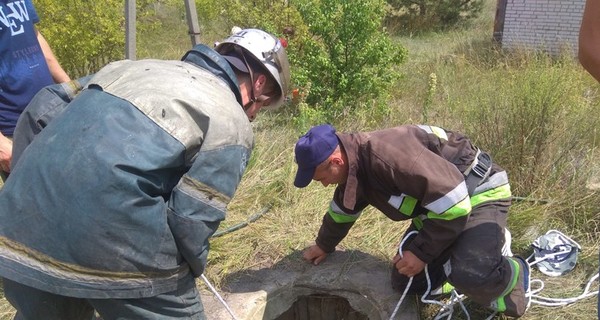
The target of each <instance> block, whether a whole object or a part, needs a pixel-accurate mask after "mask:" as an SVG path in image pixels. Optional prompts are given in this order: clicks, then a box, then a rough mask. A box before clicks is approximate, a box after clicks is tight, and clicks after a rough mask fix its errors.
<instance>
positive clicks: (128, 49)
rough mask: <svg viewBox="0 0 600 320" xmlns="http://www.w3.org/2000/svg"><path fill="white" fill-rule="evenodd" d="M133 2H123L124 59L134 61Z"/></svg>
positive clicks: (131, 0) (133, 0)
mask: <svg viewBox="0 0 600 320" xmlns="http://www.w3.org/2000/svg"><path fill="white" fill-rule="evenodd" d="M135 21H136V18H135V0H125V58H126V59H130V60H135Z"/></svg>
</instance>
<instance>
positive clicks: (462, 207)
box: [427, 197, 471, 220]
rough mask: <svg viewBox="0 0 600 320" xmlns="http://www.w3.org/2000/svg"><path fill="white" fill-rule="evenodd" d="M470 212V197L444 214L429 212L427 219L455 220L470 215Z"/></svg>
mask: <svg viewBox="0 0 600 320" xmlns="http://www.w3.org/2000/svg"><path fill="white" fill-rule="evenodd" d="M469 212H471V201H469V197H466V198H464V199H462V200H461V201H460V202H459V203H457V204H456V205H454V206H453V207H451V208H450V209H448V210H446V211H444V212H443V213H442V214H437V213H435V212H431V211H429V212H428V213H427V218H429V219H438V220H454V219H456V218H460V217H463V216H466V215H468V214H469Z"/></svg>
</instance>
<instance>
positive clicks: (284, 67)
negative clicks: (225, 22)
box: [215, 28, 290, 109]
mask: <svg viewBox="0 0 600 320" xmlns="http://www.w3.org/2000/svg"><path fill="white" fill-rule="evenodd" d="M236 46H237V47H240V48H242V50H243V51H244V56H245V58H246V59H254V61H255V62H259V63H260V65H262V66H264V67H265V68H266V69H267V70H268V73H269V74H270V75H271V76H272V78H273V79H274V80H275V82H277V85H278V87H279V90H280V91H281V94H280V95H279V99H277V100H276V101H272V102H271V103H270V104H269V105H268V106H265V107H264V108H265V109H277V108H278V107H280V106H281V105H283V103H284V102H285V99H286V96H287V94H288V89H289V86H290V64H289V62H288V59H287V54H286V53H285V47H284V45H283V44H282V42H281V41H280V40H279V39H278V38H276V37H275V36H273V35H272V34H270V33H267V32H265V31H262V30H259V29H240V28H233V29H232V35H231V36H229V38H227V39H225V40H223V41H222V42H220V43H216V44H215V50H216V51H217V52H219V53H220V54H222V55H223V54H227V53H228V52H231V51H232V50H235V47H236ZM226 58H229V59H228V60H229V61H230V62H231V63H232V64H234V65H235V62H233V61H232V60H231V57H226ZM234 59H235V58H234ZM242 70H243V69H242Z"/></svg>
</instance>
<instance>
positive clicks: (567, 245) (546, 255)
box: [531, 230, 581, 277]
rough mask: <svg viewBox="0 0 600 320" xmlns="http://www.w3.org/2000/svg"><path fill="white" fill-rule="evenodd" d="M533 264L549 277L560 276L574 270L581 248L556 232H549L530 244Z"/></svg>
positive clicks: (573, 241)
mask: <svg viewBox="0 0 600 320" xmlns="http://www.w3.org/2000/svg"><path fill="white" fill-rule="evenodd" d="M531 246H532V247H533V256H534V258H535V260H534V262H533V264H535V265H537V267H538V269H539V270H540V271H541V272H542V273H543V274H546V275H549V276H553V277H556V276H560V275H563V274H565V273H567V272H569V271H571V270H573V268H575V264H576V263H577V256H578V254H579V251H581V246H579V244H578V243H577V242H575V240H573V239H571V238H569V237H567V236H566V235H564V234H563V233H562V232H560V231H558V230H549V231H548V232H546V234H544V235H543V236H540V237H538V238H537V239H535V241H533V243H532V244H531Z"/></svg>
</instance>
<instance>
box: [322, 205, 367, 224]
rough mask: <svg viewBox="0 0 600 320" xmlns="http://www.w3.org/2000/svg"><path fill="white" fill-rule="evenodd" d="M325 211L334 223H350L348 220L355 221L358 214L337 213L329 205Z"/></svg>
mask: <svg viewBox="0 0 600 320" xmlns="http://www.w3.org/2000/svg"><path fill="white" fill-rule="evenodd" d="M327 212H328V213H329V216H330V217H331V219H333V221H335V222H336V223H350V222H354V221H356V219H358V217H359V215H358V214H357V215H354V216H351V215H348V214H340V213H337V212H335V211H333V210H332V209H331V207H329V210H327Z"/></svg>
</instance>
